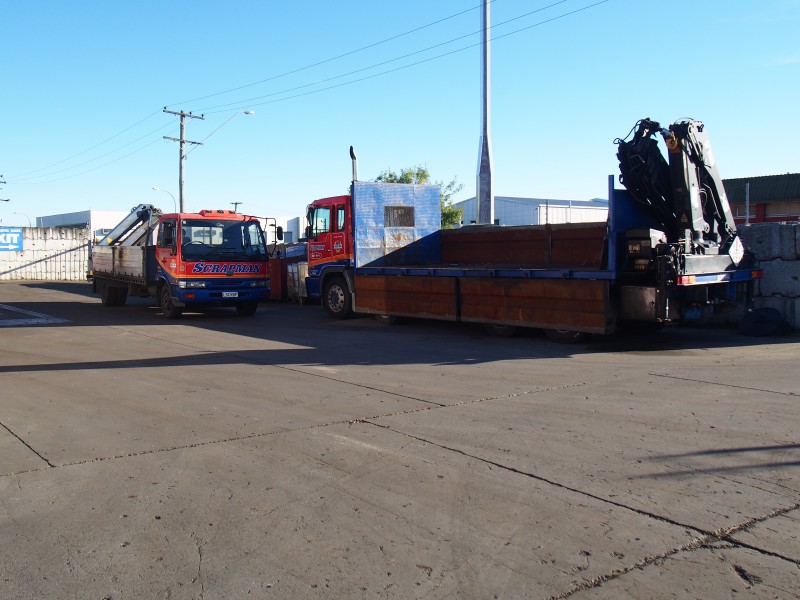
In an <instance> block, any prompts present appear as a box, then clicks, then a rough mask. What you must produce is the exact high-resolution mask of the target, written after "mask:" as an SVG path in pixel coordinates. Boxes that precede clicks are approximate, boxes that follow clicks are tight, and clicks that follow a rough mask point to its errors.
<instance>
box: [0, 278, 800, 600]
mask: <svg viewBox="0 0 800 600" xmlns="http://www.w3.org/2000/svg"><path fill="white" fill-rule="evenodd" d="M87 287H88V286H85V285H79V284H58V283H47V282H44V283H36V284H15V283H7V282H3V283H2V284H0V288H2V289H0V294H1V295H2V297H3V302H4V303H6V304H9V305H13V306H15V307H18V308H21V309H24V310H31V311H34V312H39V313H41V314H51V315H54V316H56V317H57V318H63V319H65V320H68V321H69V323H62V324H53V325H50V326H44V327H39V326H37V327H35V328H34V327H28V328H26V327H15V328H8V329H5V330H4V331H3V334H4V336H5V340H6V342H7V343H6V344H5V345H4V347H3V348H0V385H1V386H2V388H1V389H2V394H3V397H2V400H3V401H2V403H0V423H2V424H6V425H7V428H6V429H5V431H6V433H7V434H8V435H3V429H2V428H0V450H8V452H3V453H2V454H0V465H4V466H5V467H6V468H5V470H0V535H2V536H3V539H4V540H8V541H9V542H8V543H7V544H5V545H4V547H0V561H2V562H3V564H4V573H3V577H2V578H0V579H1V580H0V597H14V598H22V599H24V598H47V597H52V598H59V599H61V598H84V597H87V596H88V597H95V596H96V597H103V598H106V597H110V598H124V597H148V598H149V597H159V596H164V595H166V596H169V597H172V598H196V597H200V596H202V597H204V598H206V599H208V598H232V597H242V596H246V595H247V594H249V595H251V596H255V597H297V598H316V597H322V596H327V597H383V598H403V599H405V598H412V597H426V598H445V597H454V596H456V595H457V596H460V597H464V598H487V597H492V596H493V595H497V596H499V597H531V598H543V599H546V598H567V597H572V596H578V595H579V594H580V595H581V597H594V596H592V595H591V593H592V592H594V593H606V592H605V591H604V590H608V589H612V590H615V591H616V592H617V595H616V596H615V597H620V598H640V597H664V596H666V597H671V596H675V597H687V598H695V597H703V598H708V599H711V600H715V599H717V598H720V599H722V598H729V597H730V595H731V593H732V592H731V591H730V590H732V589H733V588H732V587H730V581H731V579H730V577H731V571H730V569H731V568H732V569H733V576H734V577H737V578H738V581H746V578H747V577H748V576H749V575H748V574H754V577H753V578H752V582H753V584H752V585H751V588H752V590H756V592H748V591H747V590H745V589H744V588H736V589H741V590H743V591H739V592H737V596H738V597H746V595H745V594H746V593H755V594H756V595H754V596H752V597H756V598H760V597H772V596H768V595H767V594H768V593H772V594H773V596H777V597H781V596H780V595H779V594H778V592H777V591H776V590H778V591H779V590H782V589H784V587H782V586H784V585H785V584H787V583H788V584H792V583H793V582H794V578H795V577H796V570H797V564H796V562H795V561H793V559H792V557H794V556H796V552H794V551H793V544H794V542H795V540H796V538H797V537H798V534H797V532H796V527H797V520H796V510H789V509H788V508H787V507H791V506H793V505H794V504H796V502H797V497H798V490H800V473H799V471H798V468H797V464H796V463H797V462H798V445H799V442H798V440H797V438H796V432H797V431H798V426H799V425H800V421H799V420H798V419H800V414H798V412H797V411H796V410H795V404H796V398H797V396H796V395H795V394H794V391H793V390H794V385H795V384H794V379H795V377H794V369H795V365H796V364H797V360H798V359H800V346H798V345H797V344H796V343H793V342H792V340H789V339H784V340H779V339H770V340H763V339H759V340H755V339H748V338H739V337H738V336H736V335H735V333H733V332H727V331H703V330H686V329H672V328H668V329H667V330H666V331H664V332H661V334H659V335H658V336H641V337H635V336H634V337H620V338H614V339H596V340H594V341H593V342H592V343H589V344H579V345H576V346H561V345H557V344H554V343H552V342H550V341H548V340H546V339H544V338H542V337H537V336H532V335H531V336H523V337H520V338H514V339H496V338H490V337H485V336H484V335H483V332H482V331H481V330H480V328H476V327H471V326H464V327H459V326H457V325H453V324H449V323H448V324H440V323H413V322H412V323H409V324H407V325H404V326H400V327H396V328H395V327H390V328H386V327H383V326H380V325H378V324H377V323H375V322H374V321H372V320H370V319H357V320H353V321H349V322H335V321H331V320H328V319H327V318H326V317H325V316H324V314H323V312H322V311H321V309H319V307H314V306H302V307H301V306H294V305H290V306H286V305H283V306H281V305H269V306H265V307H263V310H260V311H259V313H258V314H257V315H256V316H255V317H253V318H250V319H240V318H237V317H235V316H234V315H233V314H231V311H227V312H225V311H212V312H210V313H208V314H190V315H187V318H185V319H182V320H181V321H178V322H176V323H173V322H168V321H166V320H164V319H162V318H161V317H160V316H159V315H158V314H157V312H158V311H157V310H155V309H153V308H152V307H150V306H149V305H148V304H147V303H146V302H143V301H139V300H136V299H132V301H131V302H130V303H129V306H126V307H124V308H121V309H116V310H115V309H105V308H103V307H102V306H100V304H99V300H98V299H97V298H96V297H93V296H91V295H89V294H87V293H86V290H87ZM12 431H13V434H12V433H11V432H12ZM26 444H27V445H26ZM37 452H39V453H41V457H39V456H37V454H36V453H37ZM42 457H46V460H49V461H50V464H51V465H55V466H48V465H47V463H46V462H44V460H45V458H42ZM37 465H38V466H37ZM17 471H21V472H17ZM12 473H15V474H12ZM718 528H722V529H725V530H726V531H723V532H722V533H720V534H718V535H719V536H721V537H722V539H719V538H718V537H715V536H714V535H711V533H712V531H713V530H715V529H718ZM731 528H734V530H733V532H732V533H730V535H727V537H725V536H726V533H728V532H730V531H731ZM712 551H713V552H715V553H717V554H711V552H712ZM721 552H728V554H726V555H725V556H726V557H728V558H726V559H725V560H721V561H719V562H720V563H724V565H723V566H720V565H717V564H716V563H713V564H712V565H711V566H709V564H708V561H707V560H706V558H705V557H707V556H713V557H714V560H716V559H717V558H718V557H719V556H720V554H719V553H721ZM686 556H699V557H703V559H702V560H698V561H693V560H684V558H683V557H686ZM781 557H783V558H781ZM661 564H663V565H666V567H667V568H665V569H664V573H663V574H661V575H657V576H656V577H654V578H653V581H659V582H660V584H661V586H660V587H658V586H655V585H653V586H651V587H648V585H650V584H648V583H647V581H646V580H645V579H642V580H641V581H640V580H639V576H640V572H641V573H645V574H647V573H656V571H652V570H651V569H653V568H658V567H659V566H660V565H661ZM732 565H735V566H739V567H740V570H738V571H737V570H736V569H735V568H734V566H732ZM642 577H644V578H646V575H643V576H642ZM742 577H744V579H742ZM756 578H759V579H760V580H761V582H768V584H769V585H771V586H773V587H772V588H768V587H765V586H764V585H762V583H759V582H757V581H756ZM732 581H734V582H735V581H737V580H736V579H734V580H732ZM625 582H628V583H625ZM601 583H602V585H600V587H596V586H597V585H598V584H601ZM737 585H738V584H737ZM612 586H622V587H612ZM626 586H627V587H626ZM637 586H639V587H637ZM590 589H591V591H589V590H590ZM786 589H791V588H786ZM582 590H587V591H585V592H584V591H582ZM638 590H643V592H642V594H637V591H638ZM764 590H767V591H764ZM769 590H771V592H770V591H769ZM758 593H761V594H762V595H761V596H759V595H757V594H758ZM586 594H589V596H587V595H586ZM659 594H660V595H659ZM609 597H610V596H609ZM789 597H791V596H789Z"/></svg>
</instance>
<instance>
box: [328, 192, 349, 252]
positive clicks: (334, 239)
mask: <svg viewBox="0 0 800 600" xmlns="http://www.w3.org/2000/svg"><path fill="white" fill-rule="evenodd" d="M332 209H333V214H332V217H333V231H332V232H331V259H332V260H333V261H334V262H338V261H341V260H344V259H345V258H347V253H348V248H347V235H346V234H347V221H346V220H345V205H344V204H335V205H334V206H333V207H332Z"/></svg>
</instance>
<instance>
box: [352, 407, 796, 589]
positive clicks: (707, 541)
mask: <svg viewBox="0 0 800 600" xmlns="http://www.w3.org/2000/svg"><path fill="white" fill-rule="evenodd" d="M365 422H366V423H368V424H370V425H374V426H375V427H379V428H382V429H386V430H389V431H392V432H394V433H397V434H399V435H404V436H407V437H409V438H411V439H414V440H417V441H419V442H423V443H426V444H430V445H432V446H435V447H437V448H441V449H442V450H447V451H449V452H454V453H456V454H460V455H462V456H465V457H467V458H471V459H473V460H477V461H479V462H483V463H485V464H487V465H491V466H495V467H498V468H500V469H504V470H506V471H509V472H512V473H516V474H518V475H523V476H525V477H530V478H531V479H535V480H537V481H541V482H542V483H546V484H548V485H551V486H553V487H557V488H560V489H563V490H566V491H569V492H573V493H576V494H580V495H582V496H585V497H588V498H592V499H594V500H597V501H599V502H602V503H604V504H610V505H612V506H616V507H618V508H621V509H623V510H628V511H631V512H634V513H636V514H638V515H641V516H643V517H646V518H650V519H653V520H656V521H661V522H663V523H667V524H669V525H673V526H676V527H680V528H682V529H686V530H690V531H695V532H697V533H699V534H701V535H700V537H696V538H695V539H693V540H692V541H690V542H688V543H687V544H684V545H682V546H679V547H678V548H673V549H672V550H668V551H666V552H665V553H662V554H659V555H656V556H653V557H645V558H643V559H641V560H640V561H638V562H636V563H635V564H634V565H632V566H630V567H626V568H624V569H619V570H615V571H612V573H610V574H606V575H604V576H600V577H597V578H594V579H592V580H591V581H589V582H584V583H583V584H579V585H578V586H576V587H575V588H572V589H570V590H569V591H567V592H565V593H564V594H561V595H557V596H552V597H550V598H548V600H563V599H564V598H568V597H569V596H571V595H573V594H575V593H577V592H580V591H584V590H586V589H591V588H594V587H597V586H599V585H601V584H602V583H604V582H605V581H608V580H610V579H614V578H616V577H619V576H620V575H624V574H626V573H629V572H630V571H632V570H634V569H640V568H642V567H644V566H647V565H649V564H652V563H653V562H655V561H657V560H661V559H663V558H668V557H669V556H673V555H675V554H677V553H679V552H684V551H691V550H696V549H697V548H701V547H705V546H709V545H713V544H715V543H717V542H719V541H725V542H727V543H729V544H733V545H734V546H737V547H746V548H748V549H749V550H753V551H754V552H758V553H760V554H764V555H766V556H771V557H773V558H778V559H781V560H784V561H787V562H789V563H792V564H794V565H796V566H800V561H798V560H796V559H793V558H790V557H788V556H783V555H781V554H779V553H776V552H771V551H769V550H764V549H762V548H759V547H757V546H752V545H750V544H746V543H745V542H739V541H738V540H736V539H733V538H731V537H730V536H731V535H734V534H735V533H738V532H740V531H747V530H748V529H750V528H751V527H753V526H754V525H757V524H759V523H763V522H764V521H767V520H769V519H773V518H775V517H779V516H782V515H784V514H787V513H789V512H792V511H795V510H798V509H800V502H797V503H795V504H793V505H791V506H788V507H784V508H778V509H775V510H773V511H772V512H770V513H768V514H766V515H762V516H760V517H753V518H751V519H748V520H746V521H744V522H742V523H739V524H737V525H733V526H731V527H727V528H724V529H718V530H716V531H707V530H705V529H703V528H701V527H697V526H694V525H687V524H685V523H681V522H679V521H675V520H674V519H669V518H667V517H664V516H662V515H658V514H655V513H651V512H649V511H645V510H641V509H638V508H634V507H632V506H628V505H626V504H623V503H621V502H616V501H614V500H610V499H608V498H603V497H602V496H598V495H596V494H592V493H590V492H587V491H584V490H579V489H577V488H573V487H570V486H568V485H565V484H563V483H559V482H557V481H553V480H551V479H548V478H546V477H542V476H541V475H536V474H534V473H528V472H526V471H522V470H521V469H517V468H515V467H511V466H508V465H504V464H502V463H498V462H496V461H493V460H489V459H487V458H483V457H481V456H476V455H474V454H470V453H468V452H465V451H463V450H459V449H457V448H451V447H449V446H445V445H443V444H439V443H437V442H434V441H431V440H428V439H425V438H422V437H419V436H416V435H412V434H409V433H406V432H403V431H398V430H397V429H394V428H392V427H389V426H387V425H381V424H379V423H375V422H372V421H370V420H367V421H365Z"/></svg>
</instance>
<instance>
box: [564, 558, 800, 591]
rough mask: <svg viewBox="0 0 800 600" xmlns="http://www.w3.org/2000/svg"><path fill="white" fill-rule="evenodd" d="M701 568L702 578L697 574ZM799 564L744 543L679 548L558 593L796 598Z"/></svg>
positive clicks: (798, 584) (799, 583)
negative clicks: (573, 590) (601, 580)
mask: <svg viewBox="0 0 800 600" xmlns="http://www.w3.org/2000/svg"><path fill="white" fill-rule="evenodd" d="M698 573H703V574H704V575H703V577H698V576H697V574H698ZM798 590H800V569H798V568H797V567H796V565H791V566H788V567H787V564H786V563H785V562H784V561H781V560H780V559H777V558H772V557H768V556H764V555H762V554H759V553H757V552H753V551H751V550H748V549H746V548H731V547H725V546H716V547H710V548H699V549H696V550H692V551H687V552H681V553H678V554H675V555H673V556H669V557H667V558H664V559H661V560H657V561H655V562H653V563H652V564H649V565H647V566H644V567H642V568H639V569H635V570H633V571H631V572H628V573H625V574H623V575H619V576H618V577H613V578H612V579H610V580H608V581H606V582H604V583H602V585H594V586H590V587H588V588H587V589H584V590H581V591H578V592H576V593H571V594H567V595H563V596H561V597H562V598H570V600H589V599H591V600H617V599H618V598H742V599H748V600H749V599H754V600H755V599H759V600H761V599H763V600H790V599H791V598H800V593H799V592H798Z"/></svg>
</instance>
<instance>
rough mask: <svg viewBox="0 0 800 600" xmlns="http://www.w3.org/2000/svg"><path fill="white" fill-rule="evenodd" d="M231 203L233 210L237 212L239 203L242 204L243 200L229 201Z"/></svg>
mask: <svg viewBox="0 0 800 600" xmlns="http://www.w3.org/2000/svg"><path fill="white" fill-rule="evenodd" d="M231 204H233V212H235V213H238V212H239V205H240V204H244V202H231Z"/></svg>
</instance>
